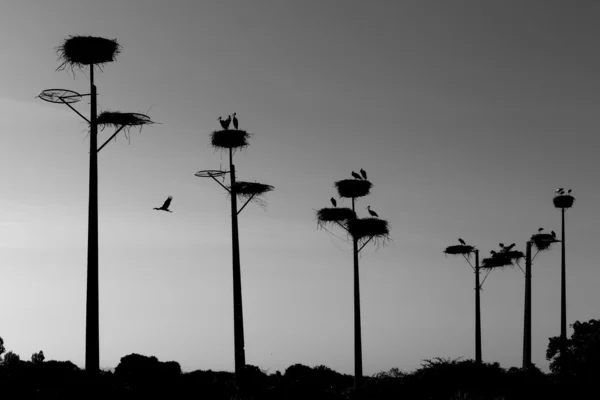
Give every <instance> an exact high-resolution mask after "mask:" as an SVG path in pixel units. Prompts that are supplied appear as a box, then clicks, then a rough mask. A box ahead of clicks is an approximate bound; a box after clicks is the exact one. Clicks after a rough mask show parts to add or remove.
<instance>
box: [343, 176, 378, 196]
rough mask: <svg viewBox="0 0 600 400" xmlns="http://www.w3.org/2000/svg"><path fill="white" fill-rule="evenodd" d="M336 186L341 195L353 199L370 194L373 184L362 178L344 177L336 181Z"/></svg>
mask: <svg viewBox="0 0 600 400" xmlns="http://www.w3.org/2000/svg"><path fill="white" fill-rule="evenodd" d="M335 187H336V189H337V191H338V194H339V196H340V197H345V198H347V199H351V198H356V197H363V196H366V195H368V194H369V193H370V192H371V188H372V187H373V184H372V183H371V182H369V181H367V180H362V179H344V180H341V181H337V182H335Z"/></svg>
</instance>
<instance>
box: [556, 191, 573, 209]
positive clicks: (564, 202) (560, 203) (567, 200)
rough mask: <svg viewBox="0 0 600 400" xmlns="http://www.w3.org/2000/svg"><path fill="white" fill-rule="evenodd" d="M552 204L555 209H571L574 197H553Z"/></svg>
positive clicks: (567, 195)
mask: <svg viewBox="0 0 600 400" xmlns="http://www.w3.org/2000/svg"><path fill="white" fill-rule="evenodd" d="M552 202H553V203H554V207H556V208H571V207H572V206H573V203H574V202H575V197H573V196H571V195H570V194H563V195H559V196H555V197H554V199H552Z"/></svg>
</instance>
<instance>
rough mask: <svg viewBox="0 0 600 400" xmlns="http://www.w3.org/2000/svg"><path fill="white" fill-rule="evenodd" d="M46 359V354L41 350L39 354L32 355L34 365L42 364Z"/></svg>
mask: <svg viewBox="0 0 600 400" xmlns="http://www.w3.org/2000/svg"><path fill="white" fill-rule="evenodd" d="M45 359H46V357H44V352H43V351H42V350H40V351H39V353H33V354H32V355H31V362H32V363H34V364H41V363H43V362H44V360H45Z"/></svg>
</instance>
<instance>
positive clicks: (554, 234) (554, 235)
mask: <svg viewBox="0 0 600 400" xmlns="http://www.w3.org/2000/svg"><path fill="white" fill-rule="evenodd" d="M550 234H551V235H552V238H553V239H556V232H554V231H551V232H550Z"/></svg>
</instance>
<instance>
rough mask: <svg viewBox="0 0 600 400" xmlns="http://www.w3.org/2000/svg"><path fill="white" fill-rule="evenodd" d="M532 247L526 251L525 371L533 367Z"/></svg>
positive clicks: (528, 243) (529, 245) (528, 247)
mask: <svg viewBox="0 0 600 400" xmlns="http://www.w3.org/2000/svg"><path fill="white" fill-rule="evenodd" d="M531 245H532V242H531V241H528V242H527V250H526V251H525V253H526V255H525V311H524V318H525V321H524V322H523V369H528V368H529V367H530V366H531Z"/></svg>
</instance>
